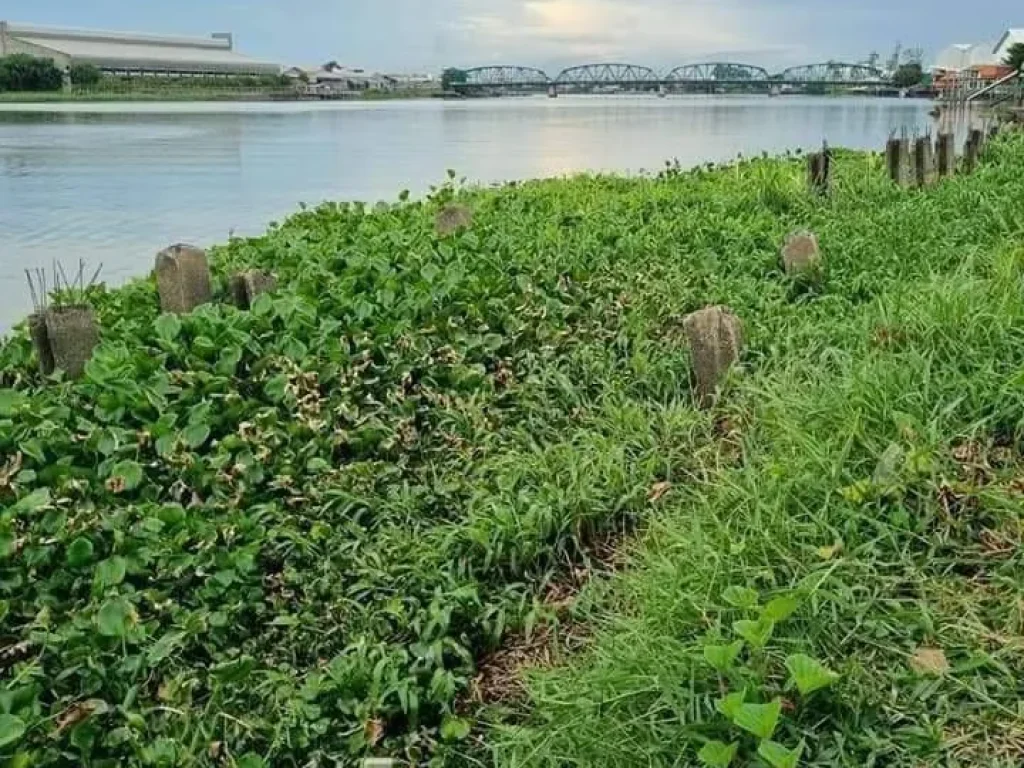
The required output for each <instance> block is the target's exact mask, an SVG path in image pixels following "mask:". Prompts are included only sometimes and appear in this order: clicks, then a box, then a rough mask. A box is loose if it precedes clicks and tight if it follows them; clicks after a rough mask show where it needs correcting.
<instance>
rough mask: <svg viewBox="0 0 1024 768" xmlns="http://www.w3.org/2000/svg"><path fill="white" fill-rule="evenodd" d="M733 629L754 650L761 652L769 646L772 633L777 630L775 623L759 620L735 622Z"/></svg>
mask: <svg viewBox="0 0 1024 768" xmlns="http://www.w3.org/2000/svg"><path fill="white" fill-rule="evenodd" d="M732 628H733V630H735V632H736V634H737V635H739V636H740V637H742V638H743V639H744V640H746V641H747V642H748V643H750V646H751V647H752V648H756V649H757V650H761V649H762V648H764V647H765V646H766V645H768V641H769V640H770V639H771V637H772V632H773V631H774V630H775V622H773V621H769V620H768V619H759V620H758V621H750V620H749V619H743V620H742V621H737V622H734V623H733V625H732Z"/></svg>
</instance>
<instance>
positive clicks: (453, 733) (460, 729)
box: [441, 715, 473, 741]
mask: <svg viewBox="0 0 1024 768" xmlns="http://www.w3.org/2000/svg"><path fill="white" fill-rule="evenodd" d="M472 727H473V726H472V725H471V723H470V722H469V720H466V719H464V718H461V717H454V716H452V715H445V718H444V720H442V721H441V738H442V739H443V740H444V741H462V740H463V739H465V738H466V737H467V736H469V732H470V730H472Z"/></svg>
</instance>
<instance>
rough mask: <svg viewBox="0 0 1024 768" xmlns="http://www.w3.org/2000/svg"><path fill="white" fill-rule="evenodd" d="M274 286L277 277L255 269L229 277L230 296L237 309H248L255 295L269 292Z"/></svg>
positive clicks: (275, 286)
mask: <svg viewBox="0 0 1024 768" xmlns="http://www.w3.org/2000/svg"><path fill="white" fill-rule="evenodd" d="M275 288H277V278H276V277H274V276H273V275H270V274H267V273H266V272H261V271H259V270H257V269H251V270H249V271H248V272H240V273H239V274H237V275H235V276H234V277H232V278H231V298H232V300H233V301H234V302H235V306H237V307H238V308H239V309H249V307H251V306H252V302H253V301H254V300H255V298H256V297H257V296H259V295H260V294H261V293H270V292H271V291H273V290H274V289H275Z"/></svg>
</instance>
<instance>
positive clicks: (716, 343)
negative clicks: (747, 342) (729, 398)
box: [683, 306, 743, 408]
mask: <svg viewBox="0 0 1024 768" xmlns="http://www.w3.org/2000/svg"><path fill="white" fill-rule="evenodd" d="M683 327H684V328H685V329H686V335H687V338H688V339H689V342H690V351H691V354H692V356H693V369H694V376H695V378H696V395H697V402H698V404H699V405H700V407H702V408H707V407H710V406H711V405H713V404H714V401H715V393H716V391H717V390H718V387H719V385H721V383H722V381H723V380H724V379H725V376H726V374H728V372H729V369H730V368H731V367H732V365H733V364H734V363H735V362H736V361H738V360H739V355H740V350H741V349H742V347H743V325H742V323H741V322H740V319H739V318H738V317H736V316H735V315H734V314H732V312H730V311H729V309H728V308H727V307H720V306H716V307H705V308H704V309H701V310H699V311H697V312H694V313H693V314H691V315H688V316H687V317H686V319H685V320H684V321H683Z"/></svg>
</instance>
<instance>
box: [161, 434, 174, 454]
mask: <svg viewBox="0 0 1024 768" xmlns="http://www.w3.org/2000/svg"><path fill="white" fill-rule="evenodd" d="M176 443H177V438H176V437H175V436H174V435H170V434H168V435H161V436H160V437H158V438H157V439H156V452H157V455H158V456H164V457H166V456H170V455H171V454H172V453H174V446H175V444H176Z"/></svg>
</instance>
